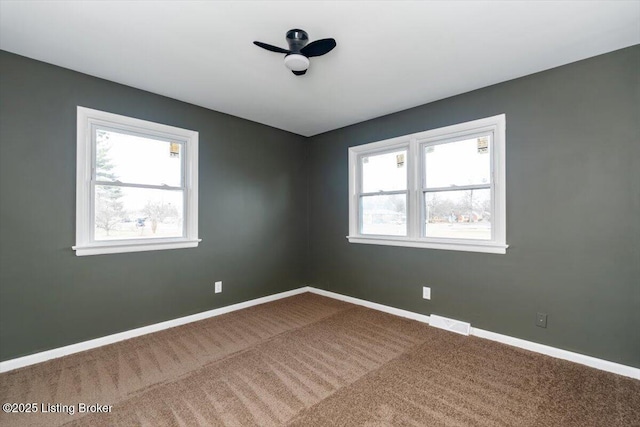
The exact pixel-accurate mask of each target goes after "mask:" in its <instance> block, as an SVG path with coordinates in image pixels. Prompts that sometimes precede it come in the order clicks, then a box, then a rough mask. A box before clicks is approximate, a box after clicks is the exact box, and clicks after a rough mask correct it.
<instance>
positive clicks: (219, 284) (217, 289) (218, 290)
mask: <svg viewBox="0 0 640 427" xmlns="http://www.w3.org/2000/svg"><path fill="white" fill-rule="evenodd" d="M220 292H222V282H216V294H219V293H220Z"/></svg>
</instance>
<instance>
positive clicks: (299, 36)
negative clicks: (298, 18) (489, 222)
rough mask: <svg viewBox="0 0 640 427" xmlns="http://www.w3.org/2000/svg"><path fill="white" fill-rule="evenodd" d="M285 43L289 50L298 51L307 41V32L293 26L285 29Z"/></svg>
mask: <svg viewBox="0 0 640 427" xmlns="http://www.w3.org/2000/svg"><path fill="white" fill-rule="evenodd" d="M286 39H287V43H288V44H289V50H291V51H292V52H300V49H302V48H303V47H305V45H306V44H307V43H309V34H307V32H306V31H304V30H300V29H297V28H294V29H292V30H289V31H287V37H286Z"/></svg>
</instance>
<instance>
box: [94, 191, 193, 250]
mask: <svg viewBox="0 0 640 427" xmlns="http://www.w3.org/2000/svg"><path fill="white" fill-rule="evenodd" d="M182 196H183V191H182V190H177V191H172V190H155V189H148V188H128V187H117V186H111V185H96V194H95V217H94V218H95V228H94V229H95V240H119V239H149V238H163V237H182V236H183V232H182V230H183V226H182V225H183V218H182V213H183V208H182V204H183V203H182V201H183V197H182Z"/></svg>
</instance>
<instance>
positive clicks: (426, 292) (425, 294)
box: [422, 286, 431, 299]
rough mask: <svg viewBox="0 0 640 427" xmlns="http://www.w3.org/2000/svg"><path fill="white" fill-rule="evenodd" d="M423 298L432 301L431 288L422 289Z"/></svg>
mask: <svg viewBox="0 0 640 427" xmlns="http://www.w3.org/2000/svg"><path fill="white" fill-rule="evenodd" d="M422 298H424V299H431V288H427V287H426V286H424V287H423V288H422Z"/></svg>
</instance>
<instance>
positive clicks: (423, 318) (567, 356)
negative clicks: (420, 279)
mask: <svg viewBox="0 0 640 427" xmlns="http://www.w3.org/2000/svg"><path fill="white" fill-rule="evenodd" d="M308 289H309V292H312V293H314V294H318V295H323V296H326V297H329V298H334V299H338V300H341V301H347V302H350V303H353V304H357V305H362V306H365V307H369V308H372V309H374V310H379V311H384V312H385V313H390V314H395V315H396V316H402V317H407V318H409V319H413V320H417V321H419V322H424V323H429V322H430V319H431V318H430V316H427V315H424V314H418V313H414V312H412V311H407V310H402V309H399V308H394V307H389V306H386V305H383V304H378V303H375V302H370V301H366V300H362V299H358V298H354V297H349V296H345V295H342V294H338V293H335V292H331V291H325V290H321V289H316V288H313V287H308ZM470 334H471V335H474V336H477V337H479V338H485V339H488V340H491V341H497V342H500V343H503V344H507V345H511V346H514V347H519V348H523V349H525V350H529V351H533V352H536V353H541V354H546V355H547V356H551V357H556V358H558V359H564V360H568V361H571V362H575V363H579V364H581V365H586V366H590V367H592V368H596V369H600V370H602V371H607V372H612V373H614V374H618V375H623V376H625V377H631V378H635V379H638V380H640V369H639V368H634V367H632V366H627V365H622V364H620V363H615V362H610V361H608V360H603V359H598V358H595V357H591V356H586V355H584V354H580V353H574V352H572V351H567V350H562V349H560V348H556V347H551V346H548V345H544V344H538V343H535V342H532V341H526V340H523V339H520V338H514V337H510V336H508V335H502V334H497V333H495V332H490V331H485V330H484V329H478V328H473V327H472V328H471V332H470Z"/></svg>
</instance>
